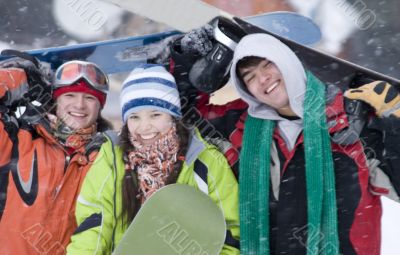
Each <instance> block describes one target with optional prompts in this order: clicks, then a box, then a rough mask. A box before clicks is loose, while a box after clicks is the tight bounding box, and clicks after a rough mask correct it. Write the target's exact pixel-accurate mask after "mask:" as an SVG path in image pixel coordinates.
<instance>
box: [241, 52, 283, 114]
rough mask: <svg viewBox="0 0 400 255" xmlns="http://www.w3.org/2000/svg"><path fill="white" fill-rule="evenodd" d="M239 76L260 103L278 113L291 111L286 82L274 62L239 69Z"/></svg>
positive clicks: (266, 61)
mask: <svg viewBox="0 0 400 255" xmlns="http://www.w3.org/2000/svg"><path fill="white" fill-rule="evenodd" d="M239 75H240V77H241V79H242V80H243V82H244V84H245V85H246V87H247V89H248V91H249V92H250V93H251V95H253V96H254V97H255V98H256V99H257V100H258V101H260V102H261V103H264V104H266V105H268V106H270V107H272V108H274V109H276V110H277V111H278V112H280V111H286V110H287V109H290V105H289V96H288V93H287V91H286V85H285V81H284V79H283V76H282V74H281V72H280V71H279V69H278V67H277V66H276V65H275V64H274V63H273V62H271V61H268V60H267V59H262V60H261V61H259V62H258V63H257V64H255V65H248V66H246V67H239Z"/></svg>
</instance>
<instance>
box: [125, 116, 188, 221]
mask: <svg viewBox="0 0 400 255" xmlns="http://www.w3.org/2000/svg"><path fill="white" fill-rule="evenodd" d="M175 124H176V132H177V134H178V137H179V151H178V155H177V157H178V160H177V161H176V162H175V164H174V169H173V171H172V173H171V174H170V175H169V177H168V179H167V181H166V184H171V183H175V182H176V180H177V179H178V176H179V173H180V171H181V169H182V164H183V160H179V158H182V157H184V156H185V155H186V152H187V149H188V142H189V130H188V129H187V128H186V127H187V125H185V124H184V123H182V122H181V121H177V120H175ZM120 138H121V139H120V141H121V147H122V149H123V152H124V154H123V159H124V162H125V164H127V163H128V154H129V152H131V151H132V150H133V149H134V147H133V145H132V144H131V142H130V139H129V138H130V135H129V130H128V125H126V124H125V125H124V126H123V127H122V129H121V135H120ZM138 194H139V186H138V176H137V173H136V171H125V175H124V178H123V180H122V215H121V216H122V219H126V220H127V223H130V222H132V220H133V218H134V217H135V216H136V213H137V212H138V211H139V209H140V205H141V203H140V201H139V199H138V198H137V196H138Z"/></svg>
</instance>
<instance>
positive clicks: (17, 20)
mask: <svg viewBox="0 0 400 255" xmlns="http://www.w3.org/2000/svg"><path fill="white" fill-rule="evenodd" d="M78 2H79V3H80V4H84V5H86V4H87V5H88V6H89V5H90V8H89V10H90V11H91V13H86V14H85V15H78V14H77V11H76V10H73V9H72V8H70V6H71V5H72V4H73V3H78ZM205 2H208V3H212V4H214V5H216V6H218V7H220V8H222V9H224V10H226V11H228V12H231V13H233V14H235V15H237V16H248V15H254V14H258V13H262V12H267V11H296V12H299V13H301V14H303V15H305V16H308V17H311V18H312V19H313V20H314V21H315V22H316V23H317V24H318V25H319V26H320V28H321V31H322V35H323V38H322V40H321V42H320V43H318V44H316V45H314V47H316V48H318V49H321V50H323V51H325V52H328V53H330V54H334V55H336V56H339V57H341V58H344V59H347V60H349V61H351V62H354V63H356V64H359V65H362V66H365V67H367V68H370V69H373V70H376V71H379V72H382V73H384V74H387V75H390V76H393V77H395V78H398V79H399V78H400V22H399V21H398V14H399V13H400V3H399V1H398V0H386V1H381V0H307V1H304V0H286V1H284V0H264V1H260V0H248V1H239V0H205ZM79 3H78V4H79ZM194 15H195V14H194ZM88 17H89V18H88ZM90 17H91V19H90ZM165 30H169V28H168V27H167V26H166V25H163V24H158V23H155V22H152V21H150V20H148V19H146V18H142V17H139V16H137V15H134V14H131V13H128V12H126V11H124V10H121V9H119V8H118V7H114V6H111V5H108V4H104V3H102V2H97V1H94V0H47V1H43V0H14V1H6V0H0V32H1V33H0V50H1V49H5V48H15V49H20V50H29V49H38V48H44V47H53V46H61V45H70V44H76V43H82V42H90V41H98V40H106V39H112V38H121V37H126V36H135V35H143V34H148V33H154V32H160V31H165ZM123 78H124V74H116V75H112V76H111V80H112V92H111V93H110V95H109V97H108V101H107V104H106V108H105V112H104V113H105V117H106V118H108V119H111V120H113V121H114V123H115V126H116V127H118V126H119V120H120V117H119V114H118V112H119V110H116V109H119V103H118V93H119V86H120V83H121V81H122V79H123ZM235 96H236V95H235V94H234V92H233V91H232V90H231V89H230V88H229V86H227V87H226V88H224V89H223V92H220V93H216V95H215V97H214V101H215V102H219V103H223V102H226V101H227V100H230V99H232V98H234V97H235ZM383 204H384V216H383V227H382V229H383V236H382V240H383V246H382V254H383V255H397V254H399V253H400V252H399V251H400V241H399V237H400V217H399V216H400V205H399V204H397V203H394V202H391V201H389V200H387V199H383Z"/></svg>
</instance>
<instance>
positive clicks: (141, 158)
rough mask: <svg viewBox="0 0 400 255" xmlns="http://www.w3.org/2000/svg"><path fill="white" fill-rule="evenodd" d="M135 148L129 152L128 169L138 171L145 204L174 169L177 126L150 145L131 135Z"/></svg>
mask: <svg viewBox="0 0 400 255" xmlns="http://www.w3.org/2000/svg"><path fill="white" fill-rule="evenodd" d="M131 144H132V145H133V146H134V148H135V149H134V150H133V151H131V152H129V154H128V164H127V165H126V168H125V169H126V170H127V171H132V170H134V171H136V172H137V176H138V180H139V195H138V196H139V197H138V198H139V199H140V201H141V203H142V204H143V203H144V201H146V200H147V199H148V198H149V197H150V196H151V195H152V194H153V193H154V192H156V191H157V190H158V189H160V188H161V187H163V186H165V183H166V180H167V178H168V177H169V176H170V174H171V173H172V172H173V170H174V164H175V162H176V161H177V154H178V150H179V138H178V134H177V133H176V128H175V126H174V127H172V128H171V129H170V130H169V131H168V132H167V133H166V134H164V135H163V136H162V137H160V139H158V140H157V141H155V142H154V143H153V144H151V145H149V146H143V144H141V143H140V142H139V141H138V140H137V139H136V138H135V137H131Z"/></svg>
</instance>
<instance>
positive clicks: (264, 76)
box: [258, 71, 271, 84]
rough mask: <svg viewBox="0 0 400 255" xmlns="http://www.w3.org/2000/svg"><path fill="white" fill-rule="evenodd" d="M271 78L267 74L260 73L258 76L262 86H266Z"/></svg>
mask: <svg viewBox="0 0 400 255" xmlns="http://www.w3.org/2000/svg"><path fill="white" fill-rule="evenodd" d="M270 77H271V76H270V75H269V73H267V72H263V71H260V72H259V74H258V80H259V82H260V83H261V84H264V83H265V82H267V81H268V80H269V78H270Z"/></svg>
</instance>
